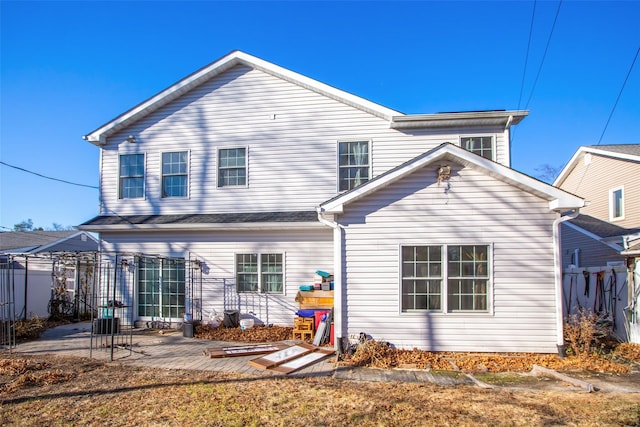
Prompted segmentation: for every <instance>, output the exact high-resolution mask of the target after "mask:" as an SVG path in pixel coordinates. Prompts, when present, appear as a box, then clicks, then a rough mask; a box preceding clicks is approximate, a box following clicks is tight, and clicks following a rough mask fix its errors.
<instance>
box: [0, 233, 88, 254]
mask: <svg viewBox="0 0 640 427" xmlns="http://www.w3.org/2000/svg"><path fill="white" fill-rule="evenodd" d="M95 250H98V240H96V238H95V237H93V236H92V235H90V234H89V233H86V232H84V231H77V230H71V231H6V232H3V233H0V252H2V253H12V254H18V253H20V254H25V253H30V254H35V253H41V252H83V251H95Z"/></svg>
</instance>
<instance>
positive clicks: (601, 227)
mask: <svg viewBox="0 0 640 427" xmlns="http://www.w3.org/2000/svg"><path fill="white" fill-rule="evenodd" d="M569 222H570V223H571V224H573V225H575V226H578V227H580V228H582V229H583V230H586V231H588V232H590V233H593V234H595V235H596V236H600V237H603V238H605V237H614V236H625V235H627V234H632V233H636V232H638V231H640V230H638V229H631V228H624V227H620V226H617V225H615V224H611V223H610V222H607V221H603V220H601V219H598V218H594V217H592V216H590V215H584V214H580V215H578V216H577V217H576V218H574V219H572V220H570V221H569Z"/></svg>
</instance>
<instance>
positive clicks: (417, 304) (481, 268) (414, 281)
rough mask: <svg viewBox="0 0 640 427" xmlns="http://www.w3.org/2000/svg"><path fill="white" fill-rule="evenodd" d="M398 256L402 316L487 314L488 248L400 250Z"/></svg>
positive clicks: (417, 247)
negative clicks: (418, 314)
mask: <svg viewBox="0 0 640 427" xmlns="http://www.w3.org/2000/svg"><path fill="white" fill-rule="evenodd" d="M401 252H402V284H401V287H402V302H401V304H402V311H403V312H410V311H443V310H446V311H447V312H466V311H470V312H486V311H488V309H489V306H488V297H489V246H488V245H442V246H440V245H434V246H403V247H402V250H401ZM444 295H446V305H445V300H444Z"/></svg>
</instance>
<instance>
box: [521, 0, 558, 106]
mask: <svg viewBox="0 0 640 427" xmlns="http://www.w3.org/2000/svg"><path fill="white" fill-rule="evenodd" d="M560 6H562V0H560V3H558V9H557V10H556V17H555V18H554V19H553V25H552V26H551V31H550V32H549V38H548V39H547V45H546V46H545V48H544V53H543V54H542V60H541V61H540V67H538V73H537V74H536V78H535V80H534V81H533V87H532V88H531V93H530V94H529V99H527V103H526V104H525V106H524V109H525V110H526V109H527V107H528V106H529V102H530V101H531V97H532V96H533V92H534V91H535V90H536V85H537V84H538V78H539V77H540V72H541V71H542V65H543V64H544V60H545V58H546V56H547V51H548V50H549V44H550V43H551V36H553V30H554V29H555V28H556V22H558V15H559V14H560Z"/></svg>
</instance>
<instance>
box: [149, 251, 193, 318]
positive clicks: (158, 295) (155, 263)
mask: <svg viewBox="0 0 640 427" xmlns="http://www.w3.org/2000/svg"><path fill="white" fill-rule="evenodd" d="M184 311H185V262H184V260H181V259H161V258H150V257H144V258H140V259H139V260H138V315H139V316H140V317H159V318H165V319H167V318H173V319H175V318H180V317H182V313H184Z"/></svg>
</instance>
